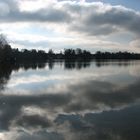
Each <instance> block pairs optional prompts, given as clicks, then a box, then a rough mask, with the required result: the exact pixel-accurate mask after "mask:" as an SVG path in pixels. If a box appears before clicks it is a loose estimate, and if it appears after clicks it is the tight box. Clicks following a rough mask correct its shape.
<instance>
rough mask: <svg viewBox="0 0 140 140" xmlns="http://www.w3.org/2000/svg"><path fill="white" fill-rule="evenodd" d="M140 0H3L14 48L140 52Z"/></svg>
mask: <svg viewBox="0 0 140 140" xmlns="http://www.w3.org/2000/svg"><path fill="white" fill-rule="evenodd" d="M139 5H140V1H138V0H133V1H132V0H4V1H3V0H0V9H1V12H0V33H2V34H4V35H5V36H6V37H7V40H8V42H9V43H10V44H11V46H12V47H13V48H19V49H25V48H26V49H37V50H38V49H43V50H46V51H48V50H49V49H53V50H54V51H60V50H63V49H64V48H73V49H76V48H81V49H86V50H90V51H91V52H96V51H115V52H116V51H130V52H140V40H139V38H140V26H139V24H140V6H139Z"/></svg>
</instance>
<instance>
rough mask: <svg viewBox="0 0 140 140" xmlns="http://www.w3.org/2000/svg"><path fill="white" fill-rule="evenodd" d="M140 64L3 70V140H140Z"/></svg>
mask: <svg viewBox="0 0 140 140" xmlns="http://www.w3.org/2000/svg"><path fill="white" fill-rule="evenodd" d="M139 131H140V61H91V62H66V61H65V62H64V61H60V62H59V61H58V62H48V63H45V64H43V63H40V64H26V65H20V66H14V67H11V66H1V67H0V140H140V132H139Z"/></svg>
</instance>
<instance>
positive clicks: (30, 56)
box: [0, 35, 140, 63]
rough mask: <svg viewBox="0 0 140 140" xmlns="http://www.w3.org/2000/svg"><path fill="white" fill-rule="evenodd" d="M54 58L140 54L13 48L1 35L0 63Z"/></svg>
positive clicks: (136, 56)
mask: <svg viewBox="0 0 140 140" xmlns="http://www.w3.org/2000/svg"><path fill="white" fill-rule="evenodd" d="M53 59H65V60H73V61H74V60H79V61H80V60H85V61H86V60H91V59H140V54H138V53H130V52H116V53H111V52H100V51H98V52H96V53H94V54H93V53H91V52H90V51H87V50H82V49H80V48H77V49H64V51H63V52H62V51H60V52H59V53H54V51H53V50H52V49H50V50H49V51H48V52H45V51H44V50H36V49H32V50H27V49H22V50H19V49H18V48H16V49H15V48H12V47H11V46H10V45H9V44H8V42H7V41H6V39H5V37H4V36H3V35H0V63H8V62H10V63H24V62H46V61H48V60H49V61H50V60H53Z"/></svg>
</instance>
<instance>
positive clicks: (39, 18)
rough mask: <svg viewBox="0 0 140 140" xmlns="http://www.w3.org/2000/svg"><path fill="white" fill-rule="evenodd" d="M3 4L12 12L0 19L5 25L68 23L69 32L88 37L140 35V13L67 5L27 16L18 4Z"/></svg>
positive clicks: (84, 4) (111, 8) (83, 5)
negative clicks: (8, 23) (125, 34)
mask: <svg viewBox="0 0 140 140" xmlns="http://www.w3.org/2000/svg"><path fill="white" fill-rule="evenodd" d="M3 3H4V4H5V5H7V6H8V7H9V12H8V13H6V12H4V13H5V14H4V15H0V17H1V18H0V21H1V22H49V23H56V24H57V23H59V24H60V23H67V27H68V30H70V31H71V30H72V31H76V32H80V33H85V34H88V35H108V34H111V33H115V32H118V31H120V30H126V31H130V32H133V33H135V34H137V35H140V27H139V23H140V13H138V12H136V11H134V10H130V9H127V8H124V7H121V6H111V5H107V4H103V3H96V2H95V3H91V4H87V3H83V4H79V3H75V4H74V3H73V2H70V1H69V2H66V1H65V2H57V3H55V4H54V5H55V6H54V5H52V6H50V7H46V8H43V9H39V10H37V11H32V12H31V11H30V12H27V11H20V9H19V7H18V5H17V4H16V1H10V0H6V1H4V2H3ZM58 5H59V6H60V5H61V8H58Z"/></svg>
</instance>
